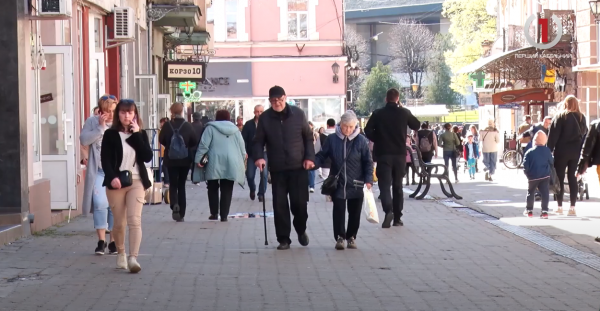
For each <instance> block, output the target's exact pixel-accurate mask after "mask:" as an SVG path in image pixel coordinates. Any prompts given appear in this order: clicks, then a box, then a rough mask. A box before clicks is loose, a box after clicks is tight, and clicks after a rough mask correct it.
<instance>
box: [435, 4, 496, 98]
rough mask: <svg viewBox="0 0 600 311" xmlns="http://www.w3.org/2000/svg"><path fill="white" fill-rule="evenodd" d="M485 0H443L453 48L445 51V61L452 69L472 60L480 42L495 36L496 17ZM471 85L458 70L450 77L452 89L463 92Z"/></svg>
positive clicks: (492, 38)
mask: <svg viewBox="0 0 600 311" xmlns="http://www.w3.org/2000/svg"><path fill="white" fill-rule="evenodd" d="M487 4H488V0H446V1H445V2H444V4H443V12H442V15H444V16H445V17H446V18H448V19H450V30H449V32H450V34H451V35H452V43H453V45H454V49H453V50H452V51H448V52H446V53H445V56H446V63H447V64H448V66H450V69H451V70H452V72H458V71H459V70H460V69H461V68H463V67H464V66H466V65H469V64H471V63H472V62H474V61H475V60H477V59H478V58H480V57H481V56H482V54H483V48H482V47H481V43H482V42H483V41H485V40H490V41H494V39H496V17H495V16H492V15H489V14H488V11H487V8H486V6H487ZM469 85H471V81H470V80H469V77H468V75H466V74H457V75H454V76H453V77H452V85H451V86H452V89H453V90H454V91H456V92H458V93H460V94H463V95H464V94H466V91H467V90H466V87H467V86H469Z"/></svg>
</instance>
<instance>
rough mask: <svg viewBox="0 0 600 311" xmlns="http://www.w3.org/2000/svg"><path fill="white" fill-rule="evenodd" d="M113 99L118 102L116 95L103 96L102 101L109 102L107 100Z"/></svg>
mask: <svg viewBox="0 0 600 311" xmlns="http://www.w3.org/2000/svg"><path fill="white" fill-rule="evenodd" d="M109 98H110V99H112V100H117V98H116V97H115V95H108V96H106V95H105V96H102V97H100V100H107V99H109Z"/></svg>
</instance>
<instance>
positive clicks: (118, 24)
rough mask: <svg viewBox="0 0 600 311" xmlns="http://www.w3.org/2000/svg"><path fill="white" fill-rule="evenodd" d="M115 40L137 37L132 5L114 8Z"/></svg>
mask: <svg viewBox="0 0 600 311" xmlns="http://www.w3.org/2000/svg"><path fill="white" fill-rule="evenodd" d="M113 13H114V18H113V20H114V24H113V26H114V27H113V29H114V40H127V39H134V38H135V19H134V17H135V14H134V11H133V9H132V8H130V7H116V8H114V11H113Z"/></svg>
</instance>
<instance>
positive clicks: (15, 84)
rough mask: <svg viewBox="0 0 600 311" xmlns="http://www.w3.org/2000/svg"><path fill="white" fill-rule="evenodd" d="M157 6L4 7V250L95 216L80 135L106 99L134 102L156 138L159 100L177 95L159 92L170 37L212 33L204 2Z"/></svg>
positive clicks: (126, 2)
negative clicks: (87, 195) (180, 30)
mask: <svg viewBox="0 0 600 311" xmlns="http://www.w3.org/2000/svg"><path fill="white" fill-rule="evenodd" d="M152 2H153V3H152V4H150V3H147V1H146V0H56V1H30V3H31V5H26V3H28V1H22V0H9V1H5V2H3V10H2V11H1V12H0V15H1V17H2V20H3V24H2V29H3V31H5V33H6V35H5V36H3V37H2V38H0V49H2V51H3V52H4V55H6V57H5V59H4V61H3V62H1V63H0V72H2V73H3V75H2V78H1V79H3V83H5V86H6V88H2V89H1V90H0V94H2V96H3V101H2V105H3V106H4V111H5V112H6V113H5V114H4V117H5V118H6V119H5V120H6V121H7V123H6V125H7V129H6V132H5V133H4V135H3V136H4V138H3V139H2V140H0V149H2V150H4V151H6V153H5V155H4V156H3V160H2V161H0V174H2V176H5V179H6V180H7V181H6V182H4V183H3V186H2V190H1V191H0V243H4V242H7V241H11V240H14V239H16V238H18V237H21V236H26V235H29V234H31V233H32V232H36V231H40V230H43V229H45V228H47V227H49V226H51V225H54V224H56V223H59V222H62V221H65V219H66V218H68V217H74V216H77V215H79V214H87V212H88V209H87V208H86V209H83V208H82V206H81V201H82V196H83V187H84V180H85V174H86V170H85V166H84V165H83V164H82V159H83V156H82V152H81V148H80V144H79V133H80V131H81V128H82V126H83V124H84V122H85V120H86V119H87V118H88V117H89V116H90V115H91V114H92V110H93V108H94V107H96V106H97V102H98V99H99V97H101V96H102V95H104V94H111V95H114V96H116V97H117V98H119V99H120V98H131V99H134V100H135V101H136V102H137V104H138V106H139V108H140V111H141V113H142V119H143V121H144V124H146V125H148V130H149V135H150V136H152V132H153V131H154V130H155V128H156V124H157V122H155V120H156V119H157V117H158V104H159V101H158V96H157V95H156V94H159V93H167V94H169V90H168V89H167V88H166V87H165V86H164V84H163V83H158V81H161V80H160V77H161V75H162V72H161V70H162V69H161V68H162V61H163V58H164V55H165V49H164V48H163V47H164V44H163V43H164V42H165V41H166V40H165V36H168V34H169V30H170V28H169V27H171V26H172V25H173V26H178V25H177V23H181V22H182V21H184V22H185V23H186V24H185V25H184V26H187V27H188V28H189V29H188V30H187V31H186V33H188V34H190V35H192V34H195V33H197V32H202V33H204V32H206V19H205V18H204V19H201V18H200V16H201V15H202V14H205V10H206V7H207V4H206V2H205V1H204V0H185V1H182V0H171V1H168V0H167V1H164V0H163V1H159V0H156V1H152ZM153 5H155V6H156V7H157V8H158V9H154V10H153V8H152V6H153ZM208 5H210V1H209V4H208ZM190 12H191V13H190ZM202 22H203V23H204V24H201V23H202ZM204 37H210V36H206V35H205V36H204ZM191 42H192V41H191V40H187V41H184V42H181V43H191ZM194 43H196V44H200V43H202V44H206V41H203V42H194ZM153 81H154V83H152V82H153ZM167 97H169V95H167ZM167 99H168V100H167V101H170V98H167Z"/></svg>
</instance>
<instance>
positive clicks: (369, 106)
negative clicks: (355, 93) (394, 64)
mask: <svg viewBox="0 0 600 311" xmlns="http://www.w3.org/2000/svg"><path fill="white" fill-rule="evenodd" d="M393 87H394V88H397V89H400V84H399V83H398V81H396V79H394V76H393V75H392V69H391V68H390V66H385V65H383V63H382V62H377V65H376V66H375V67H373V68H371V73H370V74H369V75H368V76H367V78H366V79H365V82H364V83H363V84H362V86H361V90H360V98H359V99H358V109H359V114H363V115H369V114H370V113H371V112H373V110H375V109H377V108H381V107H383V106H385V104H386V102H385V95H386V92H387V90H389V89H390V88H393ZM402 97H403V96H402V92H401V93H400V100H402V99H403V98H402Z"/></svg>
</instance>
